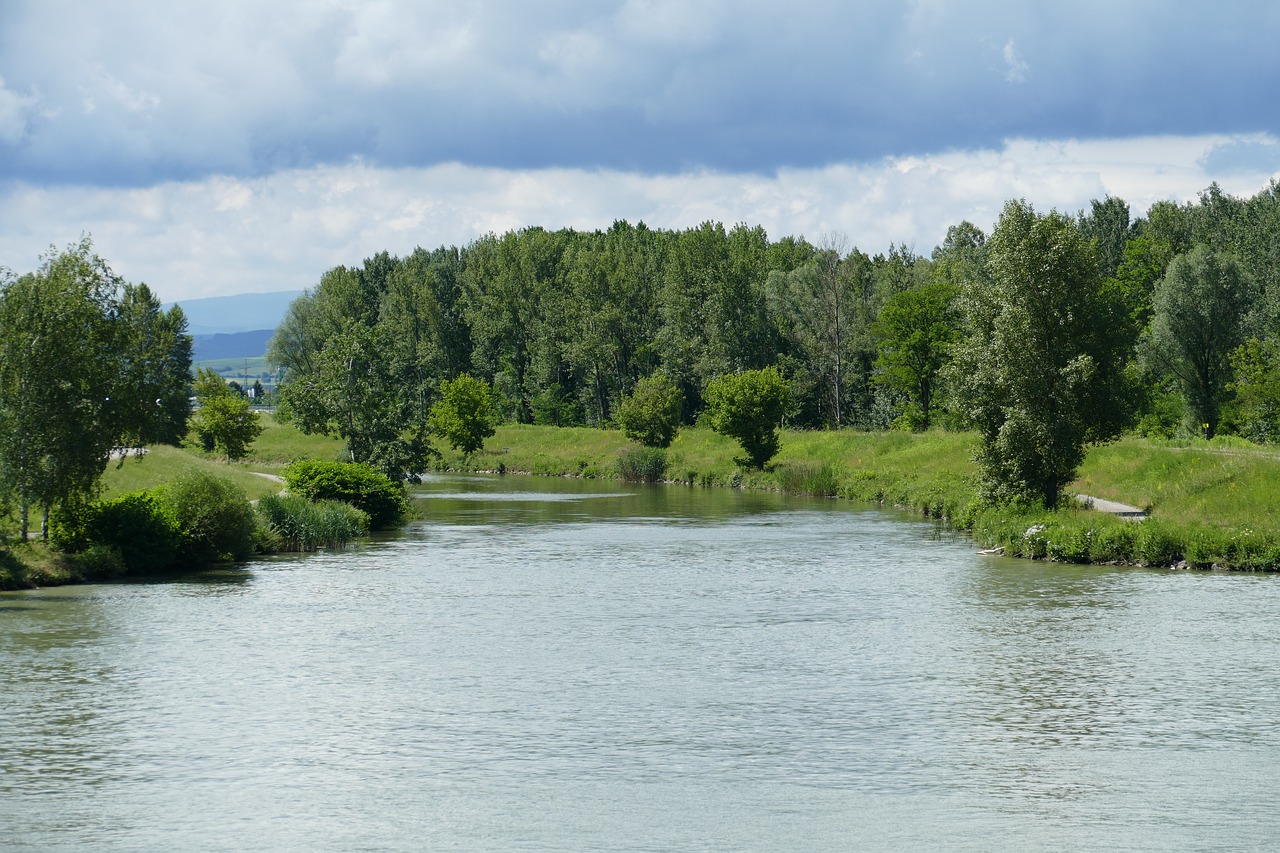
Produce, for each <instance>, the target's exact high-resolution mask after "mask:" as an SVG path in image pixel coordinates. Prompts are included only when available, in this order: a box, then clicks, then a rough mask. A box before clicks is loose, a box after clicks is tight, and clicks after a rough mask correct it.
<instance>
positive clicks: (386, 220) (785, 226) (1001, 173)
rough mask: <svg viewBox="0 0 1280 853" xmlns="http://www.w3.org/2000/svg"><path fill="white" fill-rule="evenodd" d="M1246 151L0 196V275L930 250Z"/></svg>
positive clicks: (290, 283) (397, 176) (1197, 186)
mask: <svg viewBox="0 0 1280 853" xmlns="http://www.w3.org/2000/svg"><path fill="white" fill-rule="evenodd" d="M1239 144H1246V145H1255V146H1273V147H1274V146H1276V144H1277V143H1276V140H1275V139H1274V138H1272V137H1240V138H1235V137H1228V136H1225V135H1215V136H1203V137H1150V138H1139V139H1127V140H1102V141H1078V140H1062V141H1043V140H1011V141H1009V142H1007V143H1006V144H1004V145H1003V146H1001V147H999V148H992V149H983V150H978V151H970V152H960V151H955V152H950V153H942V154H935V155H922V156H908V157H897V158H885V159H882V160H879V161H877V162H875V163H870V164H858V163H843V164H833V165H828V166H823V167H817V168H785V169H780V170H778V171H777V172H776V173H775V174H773V175H768V176H766V175H759V174H754V173H743V172H725V171H714V170H695V171H690V172H687V173H682V174H676V175H657V176H654V175H647V174H644V173H642V172H637V171H620V170H595V169H536V170H510V169H498V168H489V167H477V166H469V165H463V164H457V163H453V164H442V165H436V166H430V167H422V168H395V169H392V168H386V167H380V166H376V165H373V164H369V163H365V162H360V161H356V162H352V163H348V164H345V165H340V166H318V167H312V168H305V169H289V170H282V171H279V172H276V173H274V174H272V175H269V176H264V177H256V178H242V177H234V176H219V177H214V178H207V179H202V180H199V181H185V182H169V183H164V184H159V185H156V186H151V187H145V188H128V187H123V188H95V187H76V186H52V187H41V186H34V185H29V184H13V185H10V186H9V187H7V188H6V189H4V190H3V192H0V264H3V265H5V266H8V267H11V268H13V269H15V270H18V271H22V270H26V269H32V268H34V267H35V266H36V265H37V263H38V256H39V254H40V252H41V251H43V250H44V249H46V248H47V247H48V246H49V245H50V244H51V243H54V244H57V245H60V246H61V245H65V244H67V243H69V242H71V241H73V240H75V239H77V238H78V237H79V235H80V234H81V233H82V232H89V233H91V234H92V235H93V237H94V241H95V244H96V246H97V249H98V251H99V253H100V254H101V255H102V256H103V257H105V258H107V259H109V260H110V261H111V263H112V264H113V266H114V268H115V269H116V271H117V272H119V273H120V274H121V275H123V276H125V277H126V278H128V279H129V280H131V281H146V282H147V283H148V284H150V285H151V286H152V287H153V288H154V289H155V290H156V291H157V292H158V293H159V294H160V295H161V297H162V298H163V299H165V300H169V301H172V300H177V299H189V298H196V297H202V296H215V295H227V294H234V293H247V292H270V291H280V290H295V289H302V288H306V287H310V286H312V285H314V284H315V283H316V282H317V281H318V280H319V278H320V274H321V273H322V272H324V271H325V270H326V269H329V268H330V267H333V266H336V265H338V264H358V263H359V262H360V261H361V260H362V259H363V258H365V257H369V256H371V255H373V254H374V253H376V252H379V251H383V250H387V251H390V252H392V253H393V254H397V255H402V254H406V253H408V252H411V251H412V250H413V249H414V247H416V246H424V247H427V248H434V247H435V246H439V245H465V244H466V243H469V242H470V241H472V240H474V239H476V238H477V237H479V236H481V235H483V234H485V233H488V232H491V231H492V232H502V231H506V230H509V229H516V228H522V227H526V226H533V225H539V226H544V227H547V228H562V227H572V228H576V229H580V230H594V229H604V228H608V227H609V225H610V224H611V223H612V222H613V221H614V220H615V219H627V220H630V221H632V222H635V221H639V220H644V221H645V222H647V223H648V224H649V225H651V226H655V227H663V228H672V229H682V228H689V227H693V226H695V225H697V224H698V223H700V222H702V221H704V220H718V221H721V222H724V223H726V224H733V223H737V222H747V223H750V224H761V225H763V226H764V227H765V229H766V230H767V231H768V232H769V234H770V235H771V236H772V237H774V238H778V237H781V236H784V235H788V234H790V235H807V236H808V237H810V238H812V239H817V238H819V237H820V236H821V235H823V234H826V233H832V232H843V233H845V234H848V235H849V238H850V242H851V243H852V244H854V245H857V246H858V247H859V248H861V249H862V250H864V251H867V252H871V253H875V252H882V251H886V250H887V249H888V247H889V246H890V244H894V243H905V244H907V245H909V246H914V248H915V250H916V251H917V252H920V253H922V254H927V253H928V252H929V251H930V250H931V249H932V248H933V246H935V245H936V244H937V243H939V242H940V241H941V240H942V238H943V237H944V236H945V234H946V230H947V228H948V227H949V226H951V225H954V224H956V223H958V222H960V221H961V220H963V219H968V220H970V221H971V222H973V223H975V224H976V225H978V226H979V227H981V228H983V229H984V230H989V229H990V228H991V226H992V225H993V224H994V222H995V221H996V219H997V218H998V217H999V214H1000V210H1001V208H1002V207H1003V205H1004V203H1005V201H1007V200H1008V199H1010V198H1026V199H1027V200H1028V201H1030V202H1031V203H1032V204H1034V205H1035V206H1036V207H1037V208H1038V209H1041V210H1048V209H1050V208H1057V209H1058V210H1062V211H1067V212H1075V211H1077V210H1080V209H1084V208H1086V207H1087V206H1088V203H1089V200H1090V199H1094V198H1102V197H1104V196H1106V195H1115V196H1119V197H1121V198H1123V199H1125V200H1126V201H1127V202H1129V204H1130V207H1131V209H1132V210H1133V212H1134V214H1135V215H1140V214H1141V213H1143V212H1144V211H1145V210H1146V209H1147V208H1148V207H1150V205H1151V204H1152V203H1153V202H1155V201H1158V200H1162V199H1170V198H1171V199H1174V200H1178V201H1184V200H1190V199H1194V198H1195V197H1196V194H1197V193H1198V192H1199V191H1201V190H1203V189H1205V188H1206V187H1207V186H1208V185H1209V184H1210V183H1211V182H1212V181H1214V180H1217V181H1219V182H1220V184H1221V185H1222V187H1223V189H1224V190H1225V191H1227V192H1230V193H1235V194H1252V193H1254V192H1256V191H1257V190H1259V189H1260V188H1261V187H1263V186H1265V185H1266V183H1267V181H1268V180H1269V179H1270V178H1272V177H1277V176H1280V170H1277V168H1275V167H1274V166H1273V167H1272V168H1267V167H1266V166H1265V165H1264V166H1262V167H1258V165H1256V164H1255V166H1254V167H1253V168H1248V169H1246V168H1237V165H1239V164H1237V165H1233V166H1232V168H1231V169H1229V170H1227V171H1224V172H1222V173H1218V172H1214V171H1211V170H1209V169H1208V168H1207V165H1208V164H1211V163H1212V162H1213V157H1212V156H1211V154H1212V152H1214V151H1222V150H1232V146H1235V145H1239Z"/></svg>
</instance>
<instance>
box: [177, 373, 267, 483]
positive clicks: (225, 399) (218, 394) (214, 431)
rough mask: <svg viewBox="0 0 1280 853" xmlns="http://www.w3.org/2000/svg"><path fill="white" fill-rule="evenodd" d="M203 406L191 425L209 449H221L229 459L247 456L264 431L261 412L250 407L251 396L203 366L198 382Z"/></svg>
mask: <svg viewBox="0 0 1280 853" xmlns="http://www.w3.org/2000/svg"><path fill="white" fill-rule="evenodd" d="M195 391H196V399H198V400H199V402H200V409H199V410H198V411H197V412H196V413H195V416H194V417H192V419H191V427H192V429H193V430H194V431H195V433H196V436H197V437H198V438H199V440H200V443H201V445H202V446H203V447H204V448H205V449H206V450H214V449H217V450H220V451H222V452H223V453H224V454H226V457H227V462H232V461H233V460H236V459H243V458H244V457H245V456H246V455H248V453H249V447H250V446H251V445H252V444H253V442H254V440H255V439H257V437H258V436H259V435H261V434H262V424H261V423H260V422H259V421H258V414H257V412H254V411H252V410H251V409H250V408H249V400H248V398H246V397H244V396H242V395H240V394H237V393H236V392H235V391H233V390H232V389H231V388H230V387H229V386H228V385H227V383H226V382H224V381H223V380H222V377H220V376H218V374H216V373H214V372H213V371H212V370H208V369H206V368H203V367H202V368H200V371H199V373H198V375H197V376H196V382H195Z"/></svg>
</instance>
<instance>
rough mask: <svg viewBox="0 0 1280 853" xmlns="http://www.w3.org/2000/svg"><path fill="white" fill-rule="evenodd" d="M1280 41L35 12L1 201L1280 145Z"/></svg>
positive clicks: (940, 0) (1246, 31)
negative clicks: (423, 177) (8, 191)
mask: <svg viewBox="0 0 1280 853" xmlns="http://www.w3.org/2000/svg"><path fill="white" fill-rule="evenodd" d="M1099 22H1105V25H1103V26H1100V25H1099ZM1278 29H1280V5H1276V4H1253V5H1245V4H1181V5H1177V6H1176V7H1170V6H1169V5H1168V4H1167V3H1164V2H1160V0H1135V2H1132V3H1125V4H1115V3H1104V2H1102V0H1081V2H1078V3H1072V4H1048V5H1046V4H1026V3H1023V2H1020V0H996V2H993V3H987V4H980V5H979V6H978V7H975V6H974V4H967V3H961V2H960V1H959V0H915V2H912V3H905V4H904V3H901V2H899V0H869V2H863V3H843V2H837V0H797V2H795V3H789V4H778V3H775V2H770V0H739V2H729V0H706V2H699V3H687V2H676V0H623V2H615V3H609V4H604V3H599V2H596V0H547V2H542V3H537V4H529V3H523V2H515V0H491V2H486V3H483V4H480V3H457V2H452V0H371V2H354V0H325V2H318V0H278V2H272V3H265V4H264V3H258V2H251V0H223V2H220V3H217V4H174V3H164V2H160V0H116V2H113V3H110V4H87V5H84V6H82V7H81V8H77V10H76V13H75V14H67V10H66V9H65V8H64V6H63V5H62V4H58V3H48V2H44V0H11V2H6V3H4V4H0V74H2V75H4V78H5V80H6V81H7V83H6V85H7V89H3V90H0V134H3V136H0V140H3V142H4V143H5V144H7V145H9V146H11V150H7V151H6V156H5V157H3V158H0V178H8V179H17V180H23V181H28V182H34V183H45V182H61V183H67V184H73V185H79V184H92V185H114V186H146V185H149V184H152V183H157V182H165V181H174V180H182V181H186V180H201V179H203V178H206V177H209V176H211V175H218V174H225V175H233V176H238V177H246V178H252V177H262V176H266V175H270V174H271V173H273V172H275V171H277V170H279V169H307V168H312V167H317V166H323V165H334V164H344V163H349V162H351V161H352V160H353V159H354V158H359V159H360V160H362V161H363V162H365V163H369V164H374V165H377V166H380V167H385V168H422V167H430V166H433V165H438V164H441V163H449V162H460V163H466V164H468V165H472V166H477V167H493V168H501V169H545V168H581V169H605V170H619V171H628V172H630V171H639V172H644V173H647V174H655V175H656V174H681V173H684V172H687V171H690V170H697V169H708V170H713V171H724V172H754V173H758V174H762V175H769V174H773V173H774V172H775V170H777V169H779V168H788V167H791V168H815V167H819V166H823V165H827V164H832V163H842V162H850V161H861V162H874V161H877V160H879V159H881V158H883V157H893V156H907V155H923V154H927V153H929V152H934V151H942V150H948V149H953V148H992V147H998V146H999V145H1001V144H1002V142H1003V140H1004V139H1007V138H1032V139H1034V138H1040V139H1053V138H1064V137H1068V136H1070V137H1075V138H1086V139H1108V138H1116V137H1121V136H1131V135H1142V136H1152V135H1195V134H1204V133H1272V134H1277V133H1280V116H1278V115H1277V113H1276V112H1275V111H1274V110H1272V109H1269V105H1268V104H1267V103H1266V101H1265V99H1260V98H1258V97H1257V96H1256V94H1255V93H1257V92H1267V91H1277V90H1280V64H1277V63H1275V62H1274V61H1273V59H1272V52H1273V46H1272V41H1273V39H1272V34H1273V33H1274V32H1276V31H1277V30H1278ZM995 34H998V35H995ZM1032 69H1034V73H1032ZM1011 82H1016V83H1018V85H1014V86H1011V85H1009V84H1010V83H1011ZM15 93H32V94H29V95H15ZM34 93H39V110H38V111H37V110H35V109H34V105H33V104H32V103H30V102H29V101H28V100H26V99H28V98H34V97H35V95H34ZM15 99H18V100H15ZM15 104H16V106H15Z"/></svg>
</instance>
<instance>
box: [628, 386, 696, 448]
mask: <svg viewBox="0 0 1280 853" xmlns="http://www.w3.org/2000/svg"><path fill="white" fill-rule="evenodd" d="M683 406H684V395H683V394H681V393H680V389H679V387H677V386H676V384H675V383H674V382H672V381H671V378H670V377H668V376H667V375H666V374H665V373H655V374H654V375H652V376H647V377H645V378H644V379H641V380H640V381H639V382H637V383H636V387H635V390H634V391H632V392H631V396H629V397H625V398H623V400H622V402H621V403H619V404H618V411H617V418H618V425H619V426H621V427H622V432H623V433H624V434H625V435H626V436H627V438H629V439H631V440H632V441H638V442H640V443H641V444H643V445H644V446H646V447H670V446H671V442H672V441H673V440H675V437H676V432H677V431H678V430H679V429H680V410H681V408H683Z"/></svg>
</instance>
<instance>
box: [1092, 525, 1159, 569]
mask: <svg viewBox="0 0 1280 853" xmlns="http://www.w3.org/2000/svg"><path fill="white" fill-rule="evenodd" d="M1139 523H1142V524H1145V523H1146V522H1132V521H1120V522H1116V523H1112V524H1104V525H1102V526H1101V527H1100V528H1099V529H1098V533H1097V535H1096V536H1094V538H1093V542H1092V543H1090V545H1089V559H1090V560H1091V561H1092V562H1094V563H1116V562H1126V563H1127V562H1130V561H1132V560H1133V559H1134V555H1135V550H1136V545H1135V543H1136V542H1137V538H1138V525H1139Z"/></svg>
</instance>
